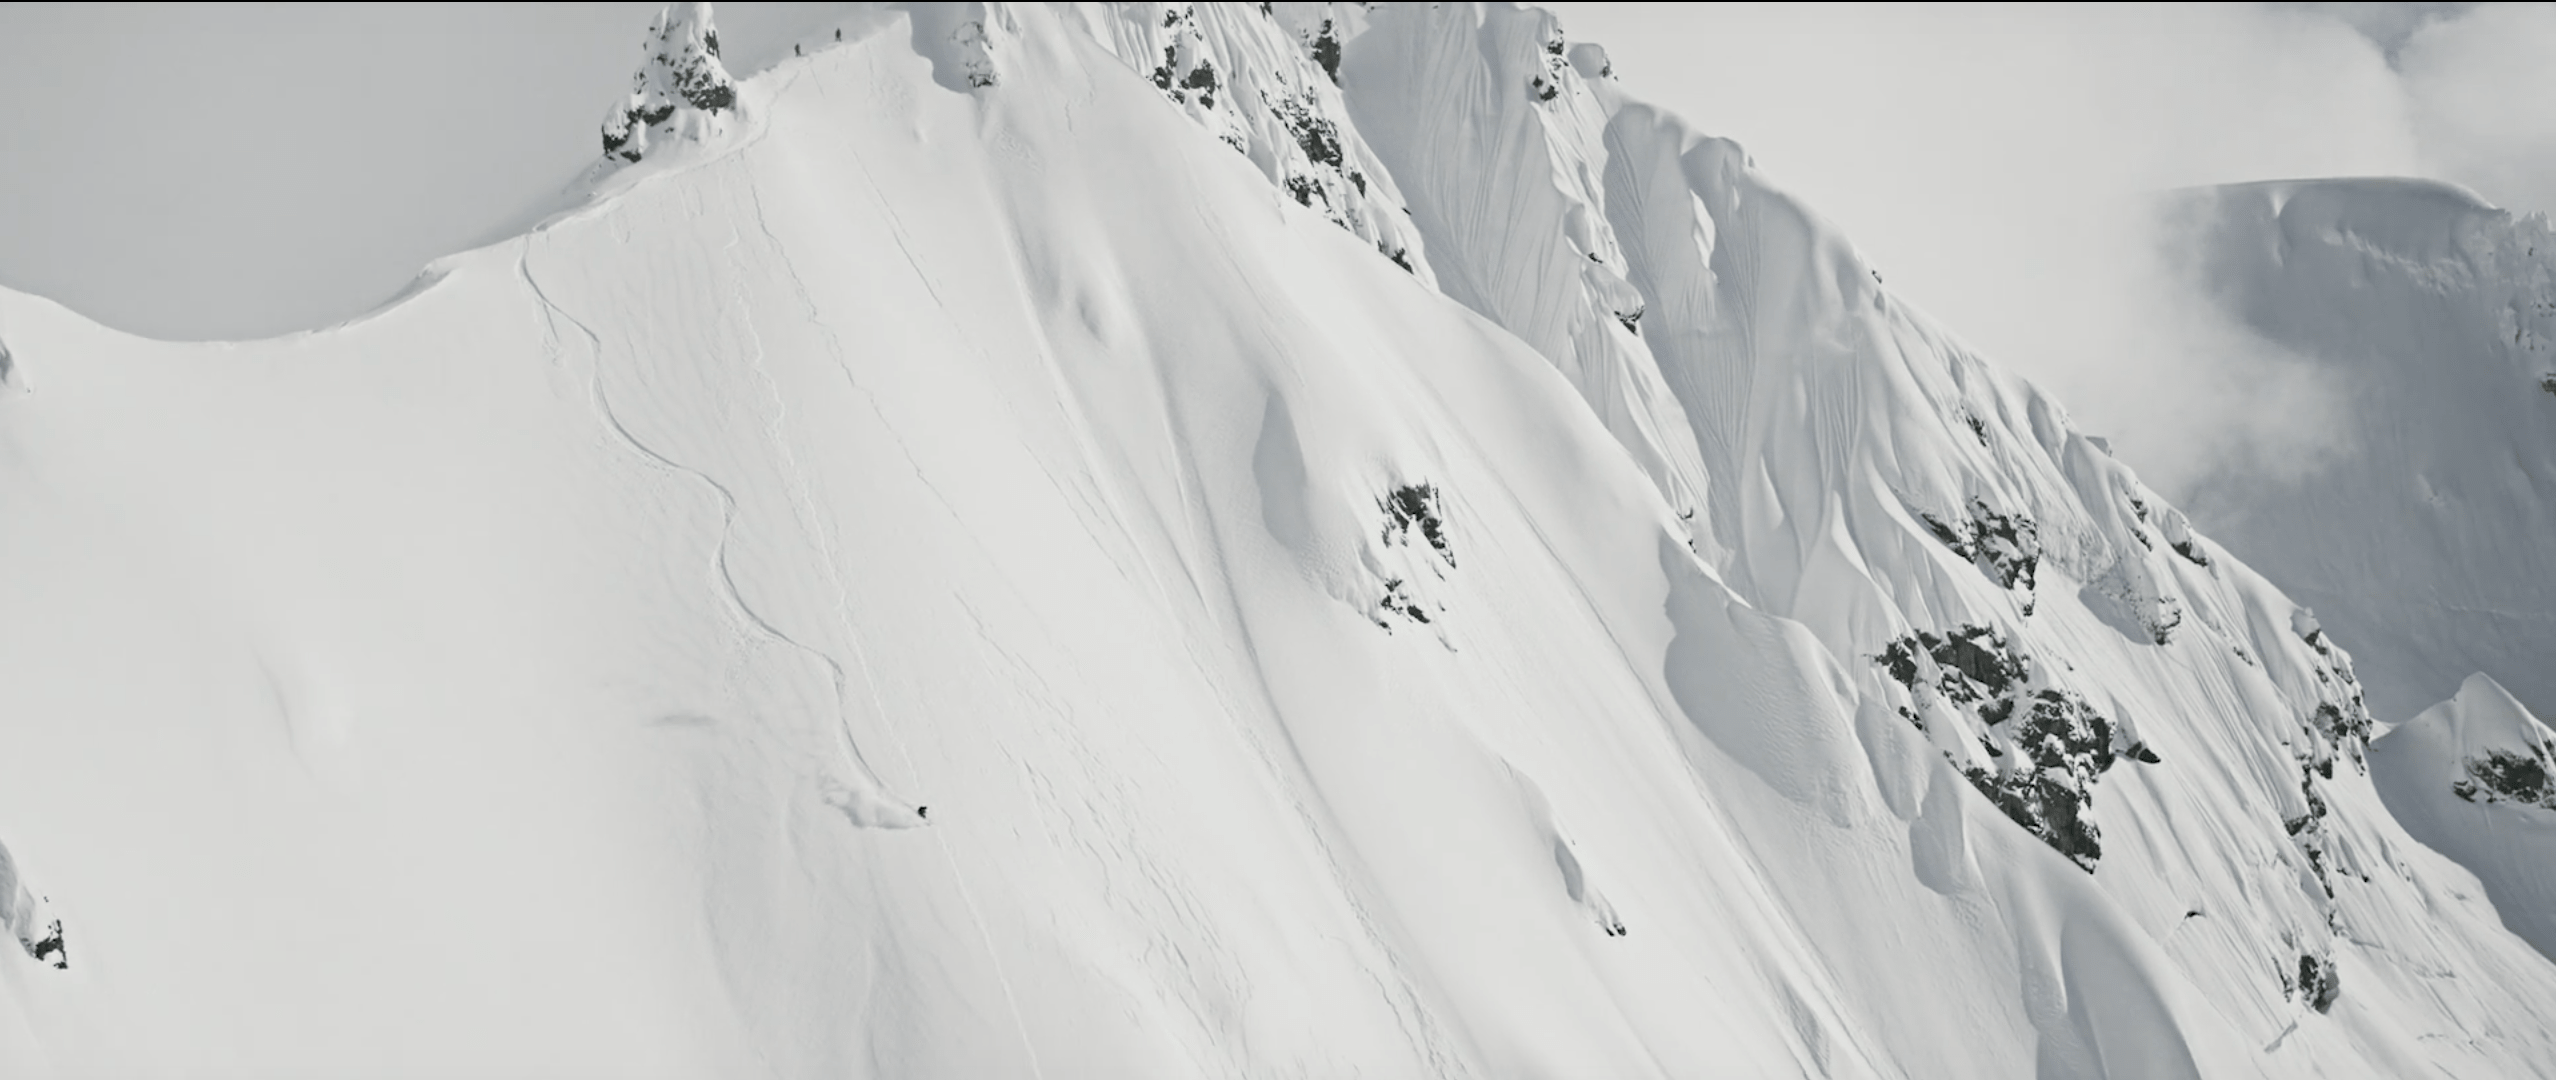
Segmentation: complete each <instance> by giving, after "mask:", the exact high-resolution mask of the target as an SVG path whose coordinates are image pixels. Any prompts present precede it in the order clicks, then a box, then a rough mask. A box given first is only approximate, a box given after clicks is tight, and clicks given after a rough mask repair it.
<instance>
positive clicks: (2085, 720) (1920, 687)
mask: <svg viewBox="0 0 2556 1080" xmlns="http://www.w3.org/2000/svg"><path fill="white" fill-rule="evenodd" d="M1873 662H1874V663H1875V664H1878V665H1880V666H1881V668H1882V669H1883V670H1884V671H1885V672H1887V673H1888V674H1889V676H1890V678H1891V681H1892V682H1895V683H1897V684H1899V686H1900V687H1901V688H1902V689H1904V690H1906V691H1907V692H1908V695H1909V703H1908V704H1905V705H1899V706H1897V707H1896V708H1897V711H1898V712H1899V714H1900V715H1901V716H1902V717H1904V718H1906V719H1907V720H1908V721H1909V722H1910V723H1911V724H1914V725H1916V727H1917V729H1918V730H1919V731H1922V732H1925V733H1926V735H1927V738H1928V740H1929V741H1930V742H1931V743H1933V745H1934V746H1935V748H1936V749H1937V750H1939V751H1941V752H1942V753H1943V755H1944V758H1945V760H1947V761H1950V762H1951V763H1952V764H1953V767H1954V768H1955V769H1958V770H1960V772H1961V774H1962V776H1963V777H1965V778H1967V779H1968V780H1969V781H1970V783H1971V786H1972V787H1975V788H1977V789H1979V793H1980V794H1981V795H1983V796H1985V797H1987V799H1988V801H1989V802H1990V803H1992V804H1994V805H1995V806H1996V807H1997V808H1998V809H1999V810H2001V811H2003V812H2004V813H2005V815H2006V816H2007V817H2008V818H2009V819H2011V820H2013V821H2014V823H2015V824H2017V825H2020V826H2022V827H2023V828H2025V829H2026V830H2028V831H2030V832H2031V833H2032V834H2033V835H2034V836H2036V837H2039V838H2040V839H2041V841H2042V842H2043V843H2045V844H2048V845H2050V847H2051V849H2052V850H2054V851H2057V852H2058V853H2060V854H2062V855H2065V856H2067V857H2068V859H2069V861H2071V862H2074V863H2076V864H2077V865H2078V866H2080V867H2083V868H2085V869H2086V870H2087V871H2088V872H2090V873H2091V872H2092V871H2093V870H2094V868H2095V864H2096V863H2097V862H2098V861H2099V860H2101V859H2102V858H2103V843H2102V832H2101V830H2100V829H2098V828H2097V827H2096V826H2095V824H2094V821H2093V818H2092V816H2091V813H2090V811H2091V809H2092V807H2093V804H2094V787H2095V782H2096V781H2097V780H2099V779H2101V778H2102V776H2103V774H2104V773H2105V772H2106V771H2108V770H2110V769H2111V768H2112V766H2113V763H2114V762H2115V760H2116V759H2117V758H2118V757H2128V758H2130V759H2132V760H2136V761H2142V762H2146V763H2148V764H2152V765H2153V764H2157V763H2158V759H2157V756H2156V753H2155V752H2154V751H2152V750H2150V749H2148V748H2147V746H2146V745H2145V744H2141V743H2132V744H2129V745H2127V746H2118V747H2116V741H2117V739H2118V735H2117V733H2116V731H2115V730H2114V727H2113V724H2112V722H2111V721H2110V720H2109V719H2107V718H2106V717H2105V716H2104V715H2103V714H2102V713H2101V712H2099V711H2097V710H2096V709H2095V707H2094V706H2093V705H2092V704H2090V703H2088V702H2087V701H2086V699H2085V696H2084V695H2082V694H2079V693H2077V692H2075V691H2073V690H2069V689H2066V688H2065V687H2062V686H2060V685H2057V684H2056V682H2055V681H2054V679H2053V678H2052V673H2051V672H2050V671H2049V670H2048V665H2047V664H2046V663H2035V662H2033V660H2032V659H2031V658H2030V657H2029V656H2027V655H2024V654H2022V653H2020V652H2018V651H2017V650H2016V648H2015V646H2014V645H2013V644H2012V643H2011V642H2009V641H2008V640H2007V638H2006V637H2005V635H2002V634H1999V633H1997V632H1996V631H1995V630H1993V629H1991V628H1989V627H1985V626H1964V627H1960V628H1958V629H1955V630H1952V631H1950V632H1948V633H1945V634H1940V635H1938V634H1934V633H1930V632H1928V631H1924V630H1919V631H1916V632H1914V633H1912V634H1910V635H1908V636H1907V637H1903V638H1900V639H1898V640H1895V641H1892V642H1891V643H1890V644H1889V645H1888V646H1887V647H1885V648H1884V649H1883V650H1882V652H1881V653H1880V655H1878V656H1875V657H1874V658H1873ZM2116 751H2117V752H2116Z"/></svg>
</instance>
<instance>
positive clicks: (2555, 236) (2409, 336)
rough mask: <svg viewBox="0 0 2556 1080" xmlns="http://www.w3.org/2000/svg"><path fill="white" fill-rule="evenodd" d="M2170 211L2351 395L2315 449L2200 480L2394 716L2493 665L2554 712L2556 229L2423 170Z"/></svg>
mask: <svg viewBox="0 0 2556 1080" xmlns="http://www.w3.org/2000/svg"><path fill="white" fill-rule="evenodd" d="M2168 212H2169V214H2170V215H2171V216H2172V218H2173V219H2174V220H2175V221H2176V223H2177V226H2178V232H2179V233H2181V234H2182V235H2184V236H2186V237H2188V238H2189V240H2190V244H2191V253H2190V254H2191V258H2192V269H2193V272H2194V273H2195V274H2196V275H2197V276H2198V277H2199V278H2200V279H2201V281H2202V283H2203V284H2204V285H2205V286H2206V287H2207V292H2208V294H2209V295H2211V296H2213V297H2214V298H2217V299H2218V300H2219V301H2220V302H2222V303H2224V304H2225V305H2226V306H2227V308H2228V310H2229V313H2230V314H2232V315H2234V316H2236V317H2237V318H2238V319H2240V320H2241V321H2242V322H2243V323H2244V324H2245V325H2246V326H2248V327H2249V328H2251V329H2252V330H2254V331H2256V332H2258V333H2260V334H2262V335H2263V336H2264V337H2265V338H2267V339H2269V340H2270V341H2272V342H2273V343H2275V344H2277V345H2278V346H2280V347H2282V348H2283V349H2284V350H2286V351H2287V352H2288V353H2289V354H2290V355H2292V356H2294V357H2296V358H2297V359H2298V360H2299V361H2300V362H2302V363H2305V364H2308V365H2311V367H2310V370H2312V371H2313V372H2314V373H2315V377H2316V379H2317V380H2318V381H2319V382H2320V383H2321V384H2323V385H2324V386H2325V387H2326V388H2327V389H2328V390H2329V391H2330V393H2331V395H2332V396H2333V398H2334V399H2335V400H2336V401H2338V402H2339V404H2340V415H2338V416H2336V417H2334V418H2333V423H2334V425H2335V427H2336V430H2335V431H2334V432H2333V433H2332V437H2331V438H2328V439H2320V440H2317V443H2318V446H2317V457H2318V460H2317V461H2316V462H2314V463H2312V464H2310V465H2309V466H2308V467H2306V468H2303V469H2298V470H2294V471H2293V472H2292V473H2291V474H2289V475H2284V476H2281V477H2277V478H2266V477H2263V476H2259V475H2253V474H2235V475H2230V476H2226V477H2222V478H2220V480H2219V481H2218V482H2217V483H2216V484H2215V485H2213V486H2210V487H2207V488H2205V489H2204V490H2202V491H2201V492H2200V493H2199V494H2198V496H2197V501H2198V502H2199V504H2200V509H2199V511H2198V512H2200V513H2201V514H2202V515H2203V516H2204V517H2206V518H2207V519H2209V520H2211V521H2213V522H2216V523H2218V524H2217V526H2216V530H2217V532H2218V533H2220V534H2221V535H2222V537H2223V539H2225V540H2226V541H2227V543H2228V545H2229V546H2230V547H2232V548H2234V549H2235V550H2236V551H2238V552H2239V553H2240V554H2242V555H2244V556H2245V557H2246V558H2247V559H2249V560H2252V561H2253V562H2255V563H2256V564H2257V565H2259V566H2261V567H2262V568H2264V570H2265V571H2266V572H2267V573H2270V574H2272V575H2273V576H2274V577H2275V578H2276V579H2277V580H2279V581H2280V582H2281V583H2282V585H2283V586H2284V587H2285V588H2287V589H2288V590H2289V591H2291V592H2292V593H2293V594H2295V595H2297V596H2298V597H2299V598H2300V599H2301V600H2303V601H2305V602H2307V603H2309V604H2310V605H2311V606H2313V607H2314V608H2315V609H2316V612H2317V614H2318V616H2319V617H2320V618H2321V619H2323V620H2324V622H2325V624H2326V625H2328V626H2330V627H2332V628H2333V630H2334V632H2335V634H2337V635H2338V636H2340V637H2341V638H2342V639H2343V640H2344V641H2346V642H2349V643H2351V645H2352V647H2353V649H2354V655H2355V656H2356V657H2358V658H2359V659H2360V662H2361V667H2362V670H2363V672H2364V674H2365V676H2366V678H2365V680H2364V681H2365V682H2366V684H2367V685H2368V687H2369V691H2368V692H2369V700H2370V704H2371V707H2372V709H2373V711H2374V712H2375V713H2376V714H2377V716H2378V718H2379V719H2380V720H2381V721H2383V722H2386V723H2396V722H2398V721H2402V720H2405V719H2407V718H2408V717H2411V716H2413V715H2414V714H2415V713H2416V712H2419V711H2421V710H2422V709H2424V708H2425V707H2427V706H2429V705H2430V704H2431V703H2433V702H2435V701H2438V700H2440V699H2442V698H2444V697H2447V696H2449V695H2450V694H2451V693H2452V692H2454V691H2458V690H2459V689H2460V686H2461V681H2462V680H2464V679H2465V678H2466V677H2467V676H2468V675H2469V674H2470V673H2473V672H2477V671H2483V672H2485V673H2487V674H2489V675H2491V676H2492V677H2493V678H2494V679H2495V680H2497V681H2498V682H2500V683H2501V684H2502V685H2504V686H2506V687H2509V688H2510V692H2511V693H2512V694H2514V695H2515V696H2517V697H2518V698H2519V699H2520V700H2521V701H2522V702H2523V703H2525V704H2527V705H2528V706H2529V707H2530V708H2531V709H2533V710H2536V711H2537V712H2539V713H2540V714H2541V715H2545V714H2547V713H2548V712H2550V711H2551V710H2556V663H2551V662H2550V658H2551V657H2556V542H2550V540H2549V538H2550V537H2551V536H2556V231H2552V230H2551V229H2550V228H2549V225H2548V222H2547V218H2546V217H2545V216H2544V215H2538V214H2533V215H2527V216H2522V215H2516V214H2512V213H2510V212H2508V211H2504V210H2498V209H2495V208H2494V207H2492V206H2489V205H2486V204H2485V203H2484V202H2483V201H2481V200H2479V199H2478V198H2477V197H2476V196H2475V195H2473V194H2471V193H2469V192H2467V191H2466V190H2464V189H2461V188H2456V187H2452V186H2449V185H2446V184H2439V183H2432V182H2427V181H2416V180H2384V179H2380V180H2369V179H2363V180H2320V181H2303V182H2294V183H2269V184H2247V185H2240V186H2234V187H2226V188H2212V189H2205V190H2200V191H2193V192H2187V193H2183V194H2181V195H2180V196H2179V197H2177V198H2175V199H2174V200H2172V201H2171V202H2170V204H2169V207H2168Z"/></svg>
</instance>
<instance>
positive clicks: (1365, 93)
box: [1341, 5, 1714, 550]
mask: <svg viewBox="0 0 2556 1080" xmlns="http://www.w3.org/2000/svg"><path fill="white" fill-rule="evenodd" d="M1446 11H1447V12H1448V14H1447V15H1446V16H1445V17H1439V16H1437V15H1435V14H1432V13H1426V12H1423V11H1422V10H1421V9H1419V8H1411V7H1408V6H1403V5H1396V6H1390V7H1386V8H1383V9H1379V10H1377V11H1375V12H1374V13H1372V14H1371V15H1369V16H1367V17H1368V18H1370V19H1373V20H1375V21H1376V23H1377V28H1376V29H1375V30H1374V31H1371V32H1368V33H1364V34H1362V35H1360V36H1359V37H1358V38H1356V39H1355V40H1356V42H1357V44H1356V47H1354V48H1352V49H1349V50H1347V52H1346V53H1345V55H1344V59H1343V68H1342V71H1341V79H1342V80H1343V82H1344V84H1345V85H1346V86H1347V87H1348V90H1349V92H1348V95H1347V98H1348V102H1347V104H1348V110H1349V115H1351V116H1354V117H1356V119H1357V130H1358V131H1361V132H1364V133H1366V134H1367V136H1368V137H1369V138H1370V139H1372V140H1373V141H1374V145H1375V146H1377V147H1378V149H1379V152H1380V153H1382V154H1383V155H1384V158H1383V161H1384V164H1385V166H1386V167H1387V168H1390V169H1391V170H1392V174H1393V175H1394V176H1395V177H1396V178H1398V179H1400V181H1401V182H1402V183H1403V184H1404V185H1405V190H1406V191H1408V192H1409V193H1410V197H1411V212H1412V220H1413V221H1415V222H1416V223H1417V224H1418V225H1419V229H1420V233H1421V235H1422V236H1423V237H1424V238H1426V240H1427V242H1428V249H1427V250H1428V263H1429V265H1430V266H1431V267H1433V268H1435V270H1436V273H1437V280H1438V283H1439V285H1440V287H1441V288H1444V289H1445V290H1446V292H1447V295H1449V296H1451V297H1453V298H1455V299H1456V300H1457V301H1459V302H1461V303H1463V304H1464V305H1465V306H1467V307H1470V308H1472V309H1473V310H1475V311H1478V312H1481V313H1482V314H1484V315H1486V316H1489V317H1490V318H1491V319H1492V320H1493V321H1495V322H1498V323H1500V324H1501V325H1502V326H1504V327H1506V328H1507V329H1508V330H1509V331H1510V332H1511V333H1514V334H1516V335H1518V336H1519V337H1520V338H1522V339H1524V340H1525V341H1526V342H1527V343H1528V344H1530V345H1533V346H1535V348H1536V350H1537V351H1538V352H1541V353H1543V354H1544V355H1545V356H1546V357H1547V358H1548V359H1550V360H1552V361H1553V363H1554V365H1555V366H1556V367H1557V368H1559V369H1561V371H1562V373H1563V374H1564V375H1565V376H1566V377H1568V378H1569V379H1570V380H1571V385H1572V386H1573V387H1575V388H1577V389H1578V390H1579V392H1580V396H1581V398H1582V399H1583V400H1584V401H1586V402H1587V403H1588V405H1589V408H1590V409H1591V410H1593V411H1595V412H1596V413H1597V415H1598V416H1599V418H1600V419H1601V420H1603V421H1604V422H1605V424H1606V425H1607V429H1608V430H1609V431H1611V432H1613V433H1614V434H1615V437H1616V440H1617V441H1618V442H1619V443H1621V444H1623V446H1624V448H1625V450H1626V451H1628V452H1630V453H1631V454H1632V455H1633V457H1634V460H1636V461H1638V462H1640V463H1641V465H1642V468H1643V470H1644V472H1645V473H1647V474H1648V475H1649V476H1650V478H1651V482H1652V483H1653V484H1654V485H1655V486H1657V487H1658V488H1659V490H1660V494H1661V497H1662V498H1663V499H1665V500H1667V502H1668V503H1669V504H1670V505H1671V506H1673V507H1675V508H1676V509H1677V510H1678V512H1679V513H1680V514H1681V515H1691V514H1693V513H1695V512H1697V511H1699V510H1700V509H1701V508H1702V505H1703V500H1704V493H1705V491H1706V488H1707V480H1706V470H1705V468H1704V464H1703V461H1702V460H1701V459H1700V458H1699V457H1698V455H1697V452H1696V449H1695V444H1694V436H1693V435H1692V434H1691V433H1690V432H1689V431H1688V430H1687V426H1686V424H1685V422H1684V418H1683V414H1682V413H1680V412H1679V411H1678V407H1677V402H1676V400H1675V398H1674V397H1673V396H1672V395H1671V394H1670V393H1669V390H1668V388H1667V387H1666V386H1665V385H1663V384H1662V383H1661V381H1660V376H1659V369H1658V365H1657V364H1656V363H1654V362H1653V360H1652V358H1651V355H1650V349H1649V348H1648V346H1647V345H1645V343H1644V341H1643V338H1642V336H1641V333H1640V327H1641V319H1642V317H1643V314H1644V308H1643V305H1644V301H1643V299H1642V294H1641V293H1640V292H1639V291H1638V290H1636V289H1635V288H1634V287H1633V286H1632V285H1631V284H1629V283H1628V282H1626V281H1625V279H1624V274H1625V272H1626V264H1625V257H1624V252H1623V251H1622V249H1621V247H1620V246H1619V245H1618V243H1617V241H1616V237H1615V232H1614V228H1613V226H1612V225H1611V224H1610V223H1609V220H1608V217H1607V211H1606V206H1607V203H1606V198H1607V196H1606V193H1605V191H1604V189H1603V182H1602V173H1601V169H1602V166H1603V162H1604V160H1605V155H1604V152H1603V150H1602V149H1601V148H1600V147H1599V146H1598V145H1597V142H1598V139H1597V136H1598V133H1599V132H1600V131H1602V130H1603V127H1604V122H1603V114H1602V113H1601V112H1599V111H1598V106H1597V104H1596V100H1595V99H1594V97H1593V96H1592V95H1591V93H1590V91H1589V90H1587V89H1586V88H1584V87H1583V86H1582V85H1581V82H1580V80H1579V78H1578V77H1577V76H1576V75H1574V74H1573V73H1572V71H1571V68H1570V64H1569V62H1568V61H1567V60H1565V59H1564V57H1563V55H1562V54H1563V50H1564V46H1565V42H1564V41H1563V38H1562V30H1561V25H1560V23H1559V22H1558V21H1557V20H1555V19H1554V17H1553V16H1552V15H1551V14H1549V13H1547V12H1544V11H1542V10H1539V9H1534V8H1516V7H1512V6H1507V5H1495V6H1492V7H1488V8H1481V7H1476V6H1473V5H1457V6H1456V7H1455V8H1452V9H1446ZM1477 41H1478V43H1479V44H1478V45H1477ZM1565 90H1567V91H1568V92H1567V93H1565V92H1564V91H1565ZM1486 102H1488V103H1493V104H1494V105H1495V107H1492V108H1487V109H1486V108H1481V107H1480V106H1481V105H1482V104H1483V103H1486ZM1705 525H1706V523H1705V522H1701V521H1697V522H1695V523H1694V524H1693V526H1692V527H1690V529H1689V530H1688V531H1689V533H1690V535H1691V537H1692V538H1694V539H1696V540H1698V541H1699V545H1700V546H1699V550H1706V549H1710V548H1712V546H1713V544H1714V541H1713V539H1712V534H1711V533H1710V531H1709V530H1708V529H1707V528H1706V527H1705Z"/></svg>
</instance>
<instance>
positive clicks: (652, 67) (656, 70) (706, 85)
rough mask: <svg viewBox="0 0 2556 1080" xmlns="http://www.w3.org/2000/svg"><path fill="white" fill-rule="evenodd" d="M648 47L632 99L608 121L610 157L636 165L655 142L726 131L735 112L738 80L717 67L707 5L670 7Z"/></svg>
mask: <svg viewBox="0 0 2556 1080" xmlns="http://www.w3.org/2000/svg"><path fill="white" fill-rule="evenodd" d="M644 48H645V49H646V51H647V54H648V55H647V59H645V60H643V61H641V62H640V64H639V70H638V71H636V72H634V73H632V75H631V76H630V84H631V85H630V96H629V97H627V98H625V99H623V100H622V101H621V102H620V103H619V104H616V105H614V106H613V109H612V114H611V115H610V116H607V117H605V118H604V124H603V150H604V156H606V157H614V158H620V159H621V160H623V161H638V160H639V159H641V158H643V157H646V156H647V154H648V151H649V149H650V145H651V142H652V141H662V140H665V139H668V138H681V139H685V140H689V141H693V142H699V141H702V140H705V139H708V138H711V137H713V136H715V135H717V134H719V133H720V132H721V131H723V130H724V127H723V123H724V121H723V118H722V116H721V114H723V113H727V112H730V111H732V110H734V109H735V108H736V105H737V85H736V80H734V79H731V78H729V77H728V71H727V69H726V68H724V67H721V66H720V65H719V31H718V30H717V29H715V28H714V27H712V25H711V23H710V5H709V4H707V3H683V4H672V5H668V6H667V7H666V8H664V9H663V10H661V11H659V12H657V21H656V22H655V24H653V25H651V26H650V27H649V28H648V39H647V42H646V43H645V45H644Z"/></svg>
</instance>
